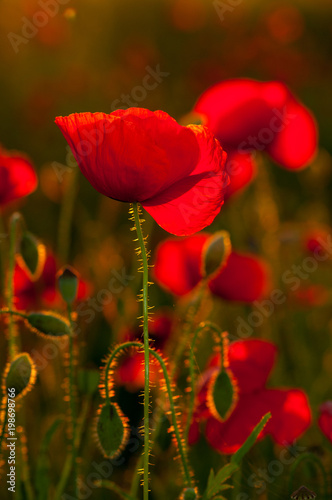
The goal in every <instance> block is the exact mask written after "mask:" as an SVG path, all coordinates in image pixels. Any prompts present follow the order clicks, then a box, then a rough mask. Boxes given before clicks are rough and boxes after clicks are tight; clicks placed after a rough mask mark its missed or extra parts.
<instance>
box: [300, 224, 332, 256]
mask: <svg viewBox="0 0 332 500" xmlns="http://www.w3.org/2000/svg"><path fill="white" fill-rule="evenodd" d="M330 240H331V231H330V228H328V227H324V226H319V227H316V228H315V229H311V230H310V231H308V232H307V234H306V235H305V237H304V246H305V249H306V250H307V251H309V252H311V253H313V254H314V255H316V254H318V255H319V256H326V259H328V255H327V253H326V251H327V250H328V249H329V248H330V246H329V243H330ZM328 253H330V252H328Z"/></svg>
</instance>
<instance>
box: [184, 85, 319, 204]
mask: <svg viewBox="0 0 332 500" xmlns="http://www.w3.org/2000/svg"><path fill="white" fill-rule="evenodd" d="M194 111H195V112H197V113H199V114H201V115H203V121H204V122H205V124H206V125H207V126H208V127H209V129H210V130H211V131H212V132H213V133H214V135H215V136H216V137H217V139H219V141H221V142H222V144H223V147H224V149H225V151H226V152H227V153H228V161H227V165H226V170H227V173H228V174H229V175H230V180H231V182H230V186H229V188H228V193H227V196H229V195H230V194H232V193H233V192H235V191H236V190H237V189H239V188H240V187H243V186H244V185H245V184H246V182H249V181H250V180H251V178H252V177H253V175H254V172H255V166H254V163H253V162H254V159H253V157H252V153H253V152H255V151H257V150H258V151H265V152H266V153H267V154H268V155H269V156H270V157H271V158H272V160H274V161H275V162H276V163H278V164H279V165H281V166H282V167H284V168H286V169H289V170H297V169H300V168H303V167H305V166H306V165H308V163H309V162H310V161H311V160H312V159H313V157H314V155H315V152H316V149H317V126H316V123H315V120H314V118H313V116H312V114H311V113H310V111H309V110H308V109H307V108H306V107H305V106H304V105H303V104H302V103H301V102H300V101H298V100H297V99H296V98H295V96H294V95H293V94H292V93H291V92H290V90H289V89H288V88H287V87H286V86H285V85H284V84H283V83H280V82H274V81H272V82H258V81H255V80H250V79H246V78H239V79H234V80H227V81H224V82H222V83H219V84H217V85H214V86H213V87H211V88H209V89H208V90H207V91H206V92H204V93H203V94H202V95H201V97H200V98H199V99H198V101H197V103H196V105H195V108H194Z"/></svg>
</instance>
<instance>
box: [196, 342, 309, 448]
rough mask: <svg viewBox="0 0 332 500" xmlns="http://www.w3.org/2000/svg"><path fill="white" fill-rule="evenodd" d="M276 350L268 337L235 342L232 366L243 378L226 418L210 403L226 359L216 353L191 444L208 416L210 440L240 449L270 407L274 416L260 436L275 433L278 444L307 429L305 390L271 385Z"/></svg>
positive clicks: (205, 378)
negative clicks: (215, 413) (213, 381)
mask: <svg viewBox="0 0 332 500" xmlns="http://www.w3.org/2000/svg"><path fill="white" fill-rule="evenodd" d="M276 355H277V350H276V346H275V345H274V344H271V343H270V342H266V341H263V340H256V339H255V340H240V341H237V342H234V343H232V344H231V345H230V346H229V370H230V371H231V372H232V374H233V377H234V379H235V380H236V382H237V385H238V391H239V393H238V395H239V399H238V402H237V404H236V406H235V408H234V410H233V412H232V413H231V414H230V416H229V417H228V419H227V420H226V421H224V422H220V421H219V420H217V419H216V418H215V417H213V416H212V413H211V411H210V410H209V408H208V405H207V398H206V396H207V388H208V384H209V381H210V380H211V377H212V376H213V374H214V373H215V372H216V370H218V366H219V363H220V358H219V355H216V356H213V358H212V359H211V360H210V362H209V364H208V368H207V370H206V371H205V373H203V375H202V377H201V381H200V383H199V392H198V396H197V405H196V409H195V412H194V420H193V423H192V425H191V429H190V434H189V442H190V444H194V443H195V442H196V441H197V439H198V437H199V424H200V422H202V421H206V426H205V435H206V439H207V441H208V442H209V444H210V445H211V446H212V447H213V448H215V449H216V450H218V451H219V452H221V453H235V452H236V450H238V448H239V447H240V446H241V445H242V444H243V443H244V441H245V440H246V439H247V437H248V436H249V435H250V433H251V431H252V430H253V429H254V427H255V426H256V424H257V423H258V422H259V421H260V419H261V418H262V417H263V416H264V415H265V414H266V413H267V412H271V414H272V418H271V419H270V421H269V422H268V424H267V425H266V427H265V428H264V430H263V431H262V433H261V435H260V438H262V437H263V436H266V435H267V434H269V435H271V437H272V438H273V440H274V441H275V442H276V443H277V444H280V445H284V446H285V445H289V444H291V443H293V441H294V440H295V439H297V438H298V437H299V436H301V435H302V434H303V433H304V432H305V430H306V429H307V428H308V427H309V426H310V423H311V411H310V407H309V404H308V400H307V397H306V395H305V393H304V392H303V391H301V390H299V389H268V388H267V387H266V382H267V379H268V377H269V374H270V372H271V370H272V368H273V365H274V363H275V359H276Z"/></svg>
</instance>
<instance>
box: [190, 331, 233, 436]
mask: <svg viewBox="0 0 332 500" xmlns="http://www.w3.org/2000/svg"><path fill="white" fill-rule="evenodd" d="M206 329H208V330H212V331H213V333H214V334H215V336H216V341H217V342H218V344H220V345H221V346H223V341H222V336H221V333H222V332H221V331H220V328H219V327H218V326H217V325H215V324H214V323H212V322H211V321H204V322H202V323H201V324H200V325H199V326H198V328H196V330H195V333H194V336H193V338H192V341H191V345H190V354H189V379H190V398H189V409H188V415H187V422H186V427H185V430H184V440H185V442H186V443H187V442H188V435H189V429H190V424H191V419H192V417H193V413H194V406H195V385H196V371H195V347H196V342H197V338H198V336H199V334H200V333H201V332H202V331H203V330H206ZM221 349H222V352H221V356H222V364H221V366H223V357H224V353H223V347H221Z"/></svg>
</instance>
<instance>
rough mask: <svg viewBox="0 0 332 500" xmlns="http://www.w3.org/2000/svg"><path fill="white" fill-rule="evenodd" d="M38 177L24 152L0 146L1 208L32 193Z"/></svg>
mask: <svg viewBox="0 0 332 500" xmlns="http://www.w3.org/2000/svg"><path fill="white" fill-rule="evenodd" d="M37 183H38V179H37V175H36V172H35V170H34V167H33V166H32V163H31V161H30V160H29V159H28V158H27V157H26V156H24V155H23V154H22V153H18V152H16V151H6V150H5V149H3V148H1V146H0V208H4V207H5V206H6V205H7V204H8V203H11V202H12V201H15V200H18V199H20V198H23V197H24V196H27V195H28V194H31V193H32V192H33V191H34V190H35V189H36V187H37Z"/></svg>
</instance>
